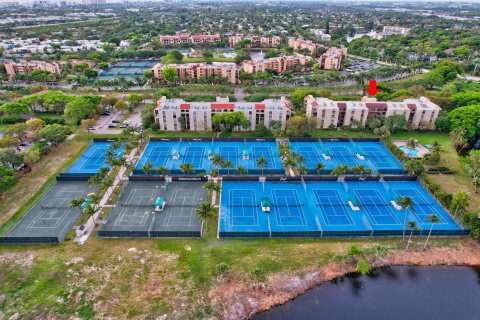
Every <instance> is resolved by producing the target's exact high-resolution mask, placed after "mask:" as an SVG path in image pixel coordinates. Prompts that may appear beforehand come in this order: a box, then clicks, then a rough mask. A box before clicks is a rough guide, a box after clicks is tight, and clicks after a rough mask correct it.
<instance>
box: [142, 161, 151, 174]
mask: <svg viewBox="0 0 480 320" xmlns="http://www.w3.org/2000/svg"><path fill="white" fill-rule="evenodd" d="M152 169H153V163H151V162H147V163H145V164H144V165H143V166H142V171H143V173H145V174H146V175H147V176H149V175H150V172H151V171H152Z"/></svg>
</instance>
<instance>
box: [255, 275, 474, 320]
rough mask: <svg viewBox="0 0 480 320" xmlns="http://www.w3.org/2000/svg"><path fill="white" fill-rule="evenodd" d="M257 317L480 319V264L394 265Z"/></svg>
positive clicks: (316, 290)
mask: <svg viewBox="0 0 480 320" xmlns="http://www.w3.org/2000/svg"><path fill="white" fill-rule="evenodd" d="M252 319H255V320H267V319H269V320H270V319H275V320H286V319H302V320H310V319H312V320H313V319H315V320H322V319H325V320H327V319H328V320H347V319H355V320H362V319H365V320H366V319H369V320H376V319H388V320H416V319H419V320H420V319H421V320H430V319H432V320H433V319H435V320H457V319H458V320H478V319H480V270H479V269H474V268H470V267H445V266H438V267H391V268H384V269H379V270H375V272H373V273H372V274H371V275H369V276H359V275H348V276H346V277H343V278H339V279H337V280H335V281H332V282H329V283H325V284H323V285H320V286H318V287H315V288H313V289H311V290H309V291H307V292H305V293H304V294H302V295H300V296H299V297H297V298H296V299H295V300H291V301H289V302H287V303H286V304H284V305H282V306H277V307H274V308H272V309H271V310H269V311H266V312H263V313H260V314H258V315H256V316H254V317H253V318H252Z"/></svg>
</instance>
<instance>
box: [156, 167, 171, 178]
mask: <svg viewBox="0 0 480 320" xmlns="http://www.w3.org/2000/svg"><path fill="white" fill-rule="evenodd" d="M155 172H157V173H158V174H160V175H161V176H166V175H168V173H169V172H170V171H169V170H168V169H167V168H166V167H164V166H159V167H158V168H157V169H155Z"/></svg>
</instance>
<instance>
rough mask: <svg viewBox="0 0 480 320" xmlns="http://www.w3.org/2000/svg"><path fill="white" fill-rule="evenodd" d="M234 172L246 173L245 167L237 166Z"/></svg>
mask: <svg viewBox="0 0 480 320" xmlns="http://www.w3.org/2000/svg"><path fill="white" fill-rule="evenodd" d="M235 172H236V173H237V174H238V175H243V174H247V168H245V167H244V166H238V167H237V168H236V169H235Z"/></svg>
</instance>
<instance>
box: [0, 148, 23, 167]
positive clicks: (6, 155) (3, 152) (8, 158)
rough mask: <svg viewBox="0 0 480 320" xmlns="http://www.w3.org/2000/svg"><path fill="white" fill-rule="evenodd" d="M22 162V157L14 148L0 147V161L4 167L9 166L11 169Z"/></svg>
mask: <svg viewBox="0 0 480 320" xmlns="http://www.w3.org/2000/svg"><path fill="white" fill-rule="evenodd" d="M22 162H23V159H22V157H21V156H20V154H18V153H17V152H15V149H0V163H1V164H2V165H4V166H5V167H8V166H10V167H12V169H15V167H16V166H19V165H21V164H22Z"/></svg>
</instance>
